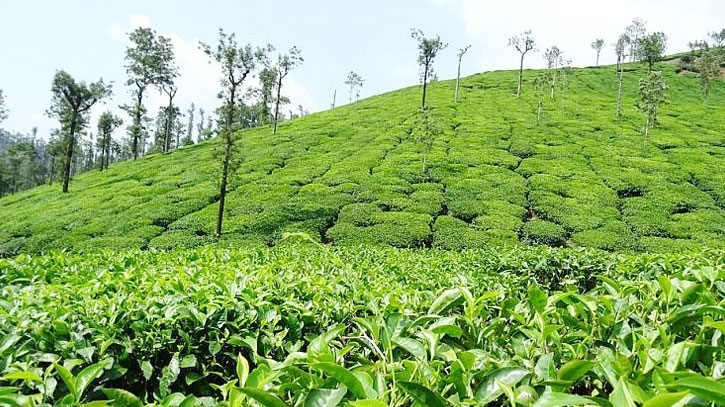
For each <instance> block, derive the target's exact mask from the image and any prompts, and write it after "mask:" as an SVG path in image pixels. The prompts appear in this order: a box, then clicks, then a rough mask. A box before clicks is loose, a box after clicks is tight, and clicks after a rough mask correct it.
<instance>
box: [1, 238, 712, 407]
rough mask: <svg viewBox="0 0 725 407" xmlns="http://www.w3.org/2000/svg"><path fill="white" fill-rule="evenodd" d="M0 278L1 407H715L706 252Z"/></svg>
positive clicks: (129, 257)
mask: <svg viewBox="0 0 725 407" xmlns="http://www.w3.org/2000/svg"><path fill="white" fill-rule="evenodd" d="M360 227H362V226H360ZM0 269H1V270H3V272H2V273H0V405H2V406H3V407H7V406H12V407H17V406H22V407H26V406H28V407H30V406H51V405H56V406H57V405H62V406H80V405H83V406H88V407H98V406H113V407H141V406H143V405H145V404H147V403H148V405H153V406H183V407H191V406H230V407H239V406H264V407H284V406H290V407H291V406H305V407H311V406H325V407H334V406H352V407H385V406H391V407H405V406H432V407H445V406H449V407H458V406H486V405H488V406H511V407H515V406H532V407H558V406H596V407H638V406H643V407H655V406H714V405H717V406H721V405H725V379H724V378H723V376H724V375H725V335H723V334H725V321H723V316H725V252H723V251H698V252H692V253H689V254H676V255H675V254H661V255H644V254H629V255H623V254H611V253H606V252H603V251H597V250H581V249H560V248H545V247H537V248H515V249H511V250H490V251H481V250H466V251H440V250H436V249H429V250H401V249H394V248H374V247H361V248H356V249H354V250H350V249H348V248H342V247H332V248H328V247H318V246H311V245H306V246H302V245H288V244H285V245H278V246H276V247H274V248H264V247H262V248H258V249H242V250H239V249H232V250H222V249H218V248H196V249H176V250H172V251H168V252H157V251H154V250H149V251H129V252H125V253H117V252H110V251H101V252H98V253H95V254H67V253H59V252H56V253H51V254H48V255H42V256H30V255H20V256H17V257H16V258H14V259H12V260H11V259H4V260H2V259H0Z"/></svg>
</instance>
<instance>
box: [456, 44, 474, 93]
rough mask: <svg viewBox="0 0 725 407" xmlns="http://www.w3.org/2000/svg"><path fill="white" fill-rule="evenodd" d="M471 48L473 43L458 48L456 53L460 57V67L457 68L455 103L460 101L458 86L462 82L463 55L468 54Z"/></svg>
mask: <svg viewBox="0 0 725 407" xmlns="http://www.w3.org/2000/svg"><path fill="white" fill-rule="evenodd" d="M469 49H471V45H470V44H469V45H466V46H465V47H463V48H461V49H459V50H458V54H456V57H457V58H458V69H457V70H456V90H455V92H454V93H453V101H454V102H455V103H458V87H459V85H460V82H461V61H462V60H463V56H464V55H466V52H468V50H469Z"/></svg>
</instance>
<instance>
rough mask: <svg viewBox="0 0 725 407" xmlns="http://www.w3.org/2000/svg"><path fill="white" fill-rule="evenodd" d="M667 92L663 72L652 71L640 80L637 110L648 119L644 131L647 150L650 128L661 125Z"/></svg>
mask: <svg viewBox="0 0 725 407" xmlns="http://www.w3.org/2000/svg"><path fill="white" fill-rule="evenodd" d="M666 90H667V84H666V83H665V80H664V77H663V75H662V72H659V71H652V72H650V73H649V74H648V75H647V76H645V77H644V78H642V79H640V80H639V96H640V103H638V104H637V108H638V109H639V110H640V111H641V112H643V113H644V114H645V116H646V117H647V121H646V122H645V125H644V131H643V133H644V147H645V148H646V147H647V136H649V129H650V127H654V126H657V124H659V111H660V106H661V105H662V103H663V102H664V101H665V91H666Z"/></svg>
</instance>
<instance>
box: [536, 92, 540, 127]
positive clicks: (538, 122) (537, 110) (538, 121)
mask: <svg viewBox="0 0 725 407" xmlns="http://www.w3.org/2000/svg"><path fill="white" fill-rule="evenodd" d="M540 123H541V97H540V96H539V105H538V107H537V109H536V124H537V125H538V124H540Z"/></svg>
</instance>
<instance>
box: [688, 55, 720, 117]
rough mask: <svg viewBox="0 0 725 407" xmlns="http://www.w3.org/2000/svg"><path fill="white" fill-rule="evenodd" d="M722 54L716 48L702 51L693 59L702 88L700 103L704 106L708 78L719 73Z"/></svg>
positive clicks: (708, 82)
mask: <svg viewBox="0 0 725 407" xmlns="http://www.w3.org/2000/svg"><path fill="white" fill-rule="evenodd" d="M721 62H722V56H721V55H720V53H719V52H717V49H712V50H709V51H707V52H704V53H703V54H702V55H701V56H700V57H699V58H697V59H696V60H695V66H696V67H697V71H698V72H699V73H700V89H701V90H702V105H703V106H705V104H706V103H707V98H708V96H709V95H710V80H712V79H713V78H717V77H718V76H719V75H720V64H721Z"/></svg>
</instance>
